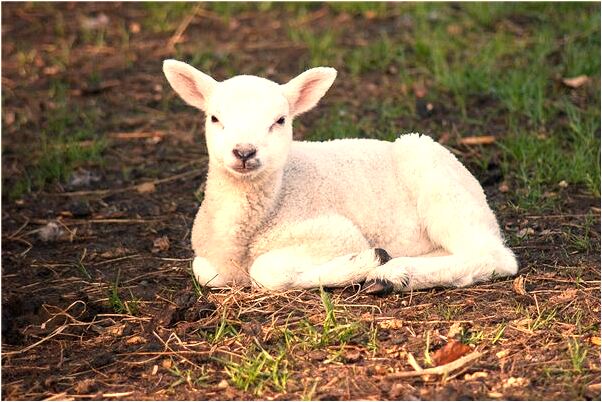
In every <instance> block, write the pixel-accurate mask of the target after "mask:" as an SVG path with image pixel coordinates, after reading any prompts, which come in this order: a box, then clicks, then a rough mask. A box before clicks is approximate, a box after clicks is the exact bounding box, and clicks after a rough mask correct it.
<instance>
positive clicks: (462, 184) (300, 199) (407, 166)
mask: <svg viewBox="0 0 602 402" xmlns="http://www.w3.org/2000/svg"><path fill="white" fill-rule="evenodd" d="M163 71H164V73H165V75H166V77H167V79H168V81H169V83H170V84H171V86H172V87H173V88H174V89H175V91H176V92H177V93H178V94H179V95H180V96H181V97H182V99H184V101H186V102H187V103H189V104H190V105H192V106H194V107H196V108H198V109H200V110H202V111H203V112H205V114H206V129H205V136H206V140H207V149H208V150H209V171H208V174H207V184H206V189H205V199H204V200H203V203H202V205H201V207H200V209H199V211H198V214H197V216H196V219H195V221H194V225H193V228H192V248H193V250H194V252H195V255H196V256H195V258H194V262H193V271H194V274H195V276H196V278H197V279H198V281H199V282H200V283H201V284H204V285H208V286H211V287H223V286H231V285H235V284H236V285H248V284H253V285H257V286H262V287H265V288H268V289H292V288H316V287H320V286H324V287H340V286H346V285H350V284H356V283H362V284H364V288H365V291H366V292H367V293H376V294H382V293H386V292H389V291H391V290H406V289H420V288H428V287H434V286H467V285H470V284H472V283H475V282H478V281H485V280H488V279H490V278H491V277H492V276H494V275H495V276H508V275H513V274H515V273H516V272H517V262H516V259H515V257H514V254H513V253H512V251H510V250H509V249H508V248H507V247H505V246H504V241H503V239H502V236H501V233H500V229H499V226H498V223H497V221H496V218H495V216H494V214H493V212H492V211H491V209H490V208H489V206H488V205H487V201H486V198H485V195H484V193H483V189H482V187H481V186H480V184H479V183H478V182H477V180H476V179H475V178H474V177H473V176H472V175H471V174H470V173H469V172H468V170H466V168H465V167H464V166H463V165H462V164H461V163H460V162H459V161H458V160H457V159H456V158H455V157H454V156H453V155H452V154H451V153H450V152H449V151H447V150H446V149H445V148H444V147H442V146H441V145H439V144H438V143H436V142H434V141H433V140H432V139H431V138H429V137H427V136H423V135H422V136H421V135H418V134H409V135H402V136H401V137H400V138H399V139H397V140H396V141H395V142H392V143H391V142H385V141H377V140H373V139H344V140H335V141H328V142H298V141H293V139H292V138H293V136H292V129H293V125H292V123H293V119H294V118H295V117H296V116H298V115H299V114H301V113H304V112H306V111H308V110H310V109H311V108H312V107H314V106H315V105H316V104H317V103H318V101H319V100H320V98H321V97H322V96H323V95H324V94H325V93H326V91H327V90H328V88H329V87H330V86H331V85H332V83H333V81H334V79H335V77H336V74H337V72H336V70H335V69H333V68H326V67H318V68H312V69H310V70H308V71H306V72H304V73H303V74H301V75H299V76H297V77H296V78H294V79H293V80H291V81H289V82H288V83H287V84H284V85H279V84H277V83H275V82H273V81H270V80H267V79H264V78H259V77H255V76H246V75H241V76H236V77H233V78H230V79H228V80H226V81H223V82H217V81H215V80H214V79H213V78H211V77H209V76H208V75H206V74H204V73H202V72H200V71H198V70H197V69H195V68H193V67H192V66H190V65H188V64H185V63H182V62H179V61H175V60H166V61H165V62H164V64H163Z"/></svg>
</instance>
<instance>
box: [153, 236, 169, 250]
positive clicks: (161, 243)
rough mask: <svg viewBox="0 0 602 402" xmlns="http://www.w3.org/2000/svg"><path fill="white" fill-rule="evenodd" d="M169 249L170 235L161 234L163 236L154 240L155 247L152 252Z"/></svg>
mask: <svg viewBox="0 0 602 402" xmlns="http://www.w3.org/2000/svg"><path fill="white" fill-rule="evenodd" d="M167 250H169V237H167V236H161V237H157V238H156V239H155V240H154V241H153V249H152V250H151V252H153V253H160V252H162V251H167Z"/></svg>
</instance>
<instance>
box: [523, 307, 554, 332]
mask: <svg viewBox="0 0 602 402" xmlns="http://www.w3.org/2000/svg"><path fill="white" fill-rule="evenodd" d="M556 312H557V310H556V308H553V309H543V310H542V311H541V312H540V313H538V314H536V315H535V317H533V319H532V320H531V321H530V323H529V324H528V325H527V328H528V329H529V330H531V331H537V330H539V329H545V328H549V327H550V326H551V325H552V324H553V323H554V321H555V320H556ZM529 318H531V317H529Z"/></svg>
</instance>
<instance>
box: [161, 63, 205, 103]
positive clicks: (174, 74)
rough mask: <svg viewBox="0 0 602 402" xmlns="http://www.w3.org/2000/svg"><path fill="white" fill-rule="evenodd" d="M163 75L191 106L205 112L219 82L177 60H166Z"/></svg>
mask: <svg viewBox="0 0 602 402" xmlns="http://www.w3.org/2000/svg"><path fill="white" fill-rule="evenodd" d="M163 73H165V77H166V78H167V81H169V84H170V85H171V87H172V88H173V89H174V90H175V91H176V92H177V93H178V95H180V97H181V98H182V99H184V101H185V102H186V103H188V104H189V105H192V106H194V107H196V108H198V109H201V110H203V111H205V110H206V109H207V99H208V98H209V96H210V95H211V92H213V89H214V88H215V86H216V85H217V81H216V80H214V79H213V78H211V77H210V76H208V75H207V74H205V73H202V72H200V71H199V70H197V69H196V68H194V67H192V66H191V65H188V64H186V63H182V62H181V61H177V60H165V61H164V62H163Z"/></svg>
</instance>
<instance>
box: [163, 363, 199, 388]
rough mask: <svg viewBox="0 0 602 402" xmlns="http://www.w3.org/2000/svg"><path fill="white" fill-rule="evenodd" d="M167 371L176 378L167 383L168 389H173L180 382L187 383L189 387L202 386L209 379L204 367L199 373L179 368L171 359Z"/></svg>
mask: <svg viewBox="0 0 602 402" xmlns="http://www.w3.org/2000/svg"><path fill="white" fill-rule="evenodd" d="M167 370H168V371H169V373H170V374H171V375H172V376H174V377H175V378H176V380H175V381H174V382H172V383H171V384H170V385H169V388H170V389H173V388H175V387H177V386H178V385H181V384H188V386H190V387H195V386H196V387H198V386H202V385H203V384H205V383H206V382H207V380H209V376H208V375H207V373H206V372H205V370H204V369H202V370H201V373H200V374H199V373H195V372H194V371H193V370H190V369H181V368H180V367H179V366H178V365H177V364H176V363H175V362H174V361H173V359H172V367H171V368H168V369H167Z"/></svg>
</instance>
